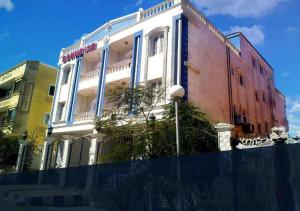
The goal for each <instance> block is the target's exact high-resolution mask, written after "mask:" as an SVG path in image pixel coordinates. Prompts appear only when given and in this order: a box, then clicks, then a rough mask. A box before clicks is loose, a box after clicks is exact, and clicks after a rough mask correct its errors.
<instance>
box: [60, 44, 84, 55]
mask: <svg viewBox="0 0 300 211" xmlns="http://www.w3.org/2000/svg"><path fill="white" fill-rule="evenodd" d="M78 49H80V42H78V43H75V44H74V45H71V46H70V47H68V48H65V49H64V52H63V53H64V55H66V54H68V53H72V52H74V51H76V50H78Z"/></svg>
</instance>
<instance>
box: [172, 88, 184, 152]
mask: <svg viewBox="0 0 300 211" xmlns="http://www.w3.org/2000/svg"><path fill="white" fill-rule="evenodd" d="M184 94H185V91H184V88H183V87H182V86H180V85H174V86H172V87H171V88H170V93H169V95H170V98H171V99H172V100H174V102H175V119H176V151H177V156H179V154H180V140H179V139H180V133H179V101H180V100H181V98H182V97H183V96H184Z"/></svg>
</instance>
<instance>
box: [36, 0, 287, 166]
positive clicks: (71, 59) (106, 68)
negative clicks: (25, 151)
mask: <svg viewBox="0 0 300 211" xmlns="http://www.w3.org/2000/svg"><path fill="white" fill-rule="evenodd" d="M237 36H238V40H240V43H239V45H238V47H237V46H234V45H233V44H231V42H230V41H229V38H228V39H227V38H226V37H225V36H224V35H223V34H222V33H221V32H219V31H218V30H217V29H216V28H215V27H214V26H213V25H212V24H210V22H209V21H208V20H207V19H206V18H205V17H204V16H203V15H202V14H201V13H200V12H199V11H198V10H197V9H196V8H195V7H194V6H193V5H192V4H191V3H189V2H188V1H185V0H166V1H164V2H162V3H161V4H158V5H156V6H154V7H152V8H149V9H147V10H143V9H140V10H139V11H138V12H136V13H133V14H130V15H127V16H124V17H121V18H118V19H114V20H111V21H109V22H107V23H105V24H104V25H102V26H101V27H100V28H98V29H96V30H95V31H93V32H91V33H89V34H87V35H85V36H83V37H82V38H81V39H80V41H78V42H77V43H75V44H74V45H72V46H70V47H68V48H63V49H62V50H61V53H60V57H59V71H58V77H57V83H56V87H57V88H56V94H55V98H54V103H53V108H52V127H53V135H52V136H51V137H53V138H55V139H59V140H60V141H59V142H55V143H52V139H50V138H49V139H47V141H46V143H45V148H44V156H43V160H42V164H41V169H45V168H49V167H68V166H77V165H86V164H93V163H95V161H96V160H97V156H98V154H99V149H100V148H101V146H100V145H101V140H102V136H101V134H97V133H96V132H95V130H94V119H95V118H96V117H100V116H101V114H102V112H103V109H105V108H107V107H108V106H109V105H108V103H107V101H106V99H105V90H107V88H108V87H109V86H113V85H114V84H116V83H120V82H125V83H127V84H128V86H135V85H137V84H139V83H143V82H149V83H153V84H154V85H155V84H156V85H158V86H159V85H165V84H166V85H173V84H181V85H182V86H183V87H184V88H185V90H186V96H185V98H186V99H188V100H191V101H192V102H194V103H195V104H196V105H197V106H200V101H201V102H206V101H207V103H204V104H203V106H202V107H201V106H200V107H201V109H202V111H204V112H207V113H208V114H211V119H212V120H213V121H214V120H221V121H223V122H227V123H234V122H232V121H234V120H233V119H234V117H233V116H234V115H235V113H234V114H233V113H232V107H231V106H232V101H234V99H235V98H234V93H231V92H232V87H231V89H229V88H228V87H229V85H228V69H230V67H228V61H227V60H226V59H228V53H229V54H232V55H231V57H232V61H233V62H232V63H234V60H237V61H238V62H240V61H241V60H245V61H244V63H247V65H248V64H249V63H250V64H252V59H253V57H254V58H255V59H257V60H258V61H259V62H261V63H262V64H263V65H264V66H265V67H266V74H270V77H273V76H272V75H271V74H272V73H271V72H272V70H271V67H270V66H269V64H268V63H267V62H266V61H265V60H264V59H263V58H262V57H261V56H260V54H259V53H258V52H257V51H256V50H255V49H254V48H253V47H252V48H251V50H250V51H251V56H250V54H249V53H248V54H249V59H248V58H247V59H245V58H241V55H243V56H244V55H246V54H241V52H242V51H243V48H244V46H246V47H247V48H249V46H250V45H251V44H250V43H249V44H248V43H246V42H245V40H246V39H245V38H244V37H243V36H242V35H237ZM237 36H235V37H234V38H235V42H237V41H236V38H237ZM245 43H246V44H245ZM201 48H203V49H201ZM248 51H249V50H248ZM248 51H247V52H248ZM250 51H249V52H250ZM210 54H211V55H213V56H214V57H207V58H206V56H207V55H210ZM248 54H247V55H248ZM250 57H251V59H250ZM248 60H249V61H248ZM238 62H236V63H238ZM214 65H215V66H214ZM233 65H234V64H233ZM240 66H242V67H240V68H239V69H247V68H248V67H243V64H240ZM239 71H242V70H239ZM201 77H202V78H201ZM212 77H215V78H213V79H214V81H215V82H216V84H211V83H210V81H211V78H212ZM232 77H233V76H232ZM245 77H248V76H247V75H245ZM268 77H269V76H268ZM250 78H251V79H250ZM252 79H253V77H250V76H249V80H252ZM232 80H233V79H232ZM247 82H248V81H247ZM199 84H203V86H202V87H201V86H199ZM249 84H250V85H251V84H252V82H251V81H250V82H249ZM251 86H252V85H251ZM202 88H203V89H202ZM205 90H206V91H205ZM251 90H252V89H251ZM253 90H255V89H253ZM253 90H252V91H253ZM254 92H255V91H253V93H252V92H251V93H250V95H251V99H252V100H253V104H255V93H254ZM266 92H267V91H266ZM248 98H249V97H248ZM282 99H283V98H282ZM238 100H239V99H238ZM243 103H244V102H241V103H240V104H243ZM246 104H249V102H246ZM212 105H213V106H212ZM218 106H219V107H218ZM220 106H222V107H220ZM241 107H242V106H241ZM278 107H280V106H278ZM248 110H249V114H247V115H249V116H252V114H251V113H250V112H252V110H254V109H248ZM248 110H247V109H246V108H245V109H243V114H244V116H245V115H246V113H247V111H248ZM268 117H269V116H268ZM244 119H246V117H244ZM248 119H249V120H250V121H252V120H251V118H250V117H249V118H248ZM257 121H258V120H253V121H252V123H253V124H256V123H257ZM245 123H246V122H245ZM271 125H272V124H271V123H270V126H271Z"/></svg>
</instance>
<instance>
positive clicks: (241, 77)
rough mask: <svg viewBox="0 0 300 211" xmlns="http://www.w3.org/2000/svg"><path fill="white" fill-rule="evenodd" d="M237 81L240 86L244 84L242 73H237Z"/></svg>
mask: <svg viewBox="0 0 300 211" xmlns="http://www.w3.org/2000/svg"><path fill="white" fill-rule="evenodd" d="M239 82H240V85H241V86H244V77H243V76H242V75H239Z"/></svg>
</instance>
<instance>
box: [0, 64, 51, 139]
mask: <svg viewBox="0 0 300 211" xmlns="http://www.w3.org/2000/svg"><path fill="white" fill-rule="evenodd" d="M56 73H57V71H56V68H54V67H51V66H49V65H46V64H43V63H41V62H39V61H25V62H22V63H20V64H18V65H16V66H14V67H12V68H10V69H9V70H7V71H4V72H2V73H1V74H0V129H1V131H2V132H3V133H4V134H5V136H13V137H16V138H21V137H22V134H23V133H24V132H25V131H27V133H28V139H31V140H35V143H37V144H42V143H43V142H44V138H45V130H46V129H47V127H48V121H49V116H50V112H51V106H52V100H53V96H54V89H55V80H56Z"/></svg>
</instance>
